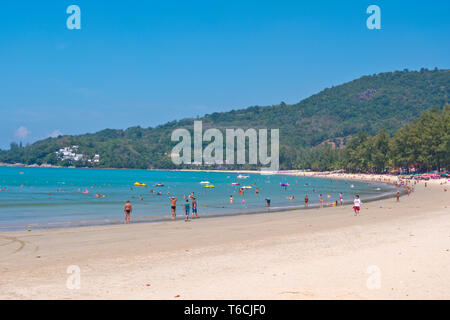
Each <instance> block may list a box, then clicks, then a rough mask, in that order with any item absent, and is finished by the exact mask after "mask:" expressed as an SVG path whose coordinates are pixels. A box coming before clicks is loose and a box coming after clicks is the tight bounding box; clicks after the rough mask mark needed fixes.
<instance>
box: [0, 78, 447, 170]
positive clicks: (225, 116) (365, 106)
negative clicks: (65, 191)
mask: <svg viewBox="0 0 450 320" xmlns="http://www.w3.org/2000/svg"><path fill="white" fill-rule="evenodd" d="M449 84H450V70H437V69H435V70H433V71H430V70H426V69H422V70H420V71H413V72H410V71H407V70H405V71H401V72H400V71H397V72H387V73H380V74H376V75H371V76H364V77H361V78H359V79H356V80H353V81H351V82H348V83H345V84H342V85H339V86H336V87H332V88H327V89H325V90H323V91H321V92H319V93H317V94H315V95H313V96H311V97H309V98H307V99H304V100H302V101H300V102H299V103H296V104H292V105H287V104H285V103H281V104H279V105H274V106H266V107H260V106H253V107H249V108H246V109H242V110H233V111H229V112H221V113H212V114H208V115H205V116H204V117H201V118H199V119H198V120H202V121H203V128H204V130H205V129H207V128H211V127H214V128H219V129H224V128H243V129H246V128H269V129H270V128H279V129H280V163H281V167H282V168H300V167H303V168H306V167H308V163H310V162H311V159H310V158H311V157H317V156H321V154H317V153H318V151H317V149H318V147H316V146H317V145H319V144H321V143H322V142H324V141H325V140H328V139H329V140H328V141H335V142H338V141H343V142H345V141H346V138H348V137H351V136H354V135H356V134H357V133H359V132H361V131H365V132H367V133H368V134H369V135H375V134H376V133H377V132H378V130H379V129H384V130H385V131H386V132H387V133H389V134H392V133H394V132H395V131H396V130H397V129H398V128H400V127H401V126H403V125H404V124H406V123H409V122H411V121H412V120H413V119H415V118H417V117H418V116H419V115H420V113H421V112H422V111H424V110H428V109H430V108H442V107H443V106H444V105H445V103H447V102H449V87H450V86H449ZM193 120H194V119H193V118H192V119H183V120H181V121H172V122H169V123H166V124H164V125H161V126H158V127H155V128H141V127H132V128H128V129H126V130H114V129H106V130H102V131H99V132H97V133H94V134H84V135H76V136H60V137H58V138H48V139H45V140H41V141H38V142H36V143H34V144H32V145H30V146H26V147H23V148H22V147H19V146H18V145H16V144H12V147H11V150H4V151H1V152H0V162H7V163H17V162H20V163H25V164H34V163H37V164H42V163H49V164H63V165H69V164H70V163H69V162H68V161H65V163H61V162H60V161H59V162H58V161H57V159H56V155H55V151H57V150H58V149H59V148H62V147H66V146H71V145H79V146H80V152H81V153H84V154H89V155H91V156H92V155H94V154H95V153H98V154H100V157H101V161H100V163H99V166H100V167H114V168H174V167H175V166H174V165H173V163H172V162H171V160H170V158H169V157H168V153H170V151H171V149H172V147H173V146H174V145H175V144H176V143H174V142H171V141H170V136H171V132H172V131H173V130H174V129H175V128H180V127H183V128H187V129H192V126H193ZM336 138H339V139H336ZM312 147H314V148H312ZM319 148H320V147H319ZM319 153H320V152H319ZM73 164H75V165H84V163H82V162H80V163H73Z"/></svg>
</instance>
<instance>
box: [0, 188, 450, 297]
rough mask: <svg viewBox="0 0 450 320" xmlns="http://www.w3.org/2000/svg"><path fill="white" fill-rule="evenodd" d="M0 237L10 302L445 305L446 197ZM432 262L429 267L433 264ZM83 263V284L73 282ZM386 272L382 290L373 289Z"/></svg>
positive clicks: (430, 192) (448, 257)
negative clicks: (373, 280)
mask: <svg viewBox="0 0 450 320" xmlns="http://www.w3.org/2000/svg"><path fill="white" fill-rule="evenodd" d="M443 188H444V186H441V185H439V183H430V184H429V185H428V186H427V187H425V186H424V183H423V182H419V183H418V184H417V185H416V191H415V192H413V193H411V195H410V196H409V197H408V196H404V197H401V198H400V202H396V201H395V200H393V199H385V200H382V201H375V202H371V203H364V204H363V207H362V211H361V215H360V216H358V217H355V216H354V215H353V212H352V209H351V207H337V208H336V207H334V208H331V207H329V208H323V209H320V208H314V209H310V210H292V211H286V212H278V213H276V214H260V215H252V216H249V215H240V216H236V217H233V218H232V219H228V218H229V217H219V218H215V219H198V220H195V221H191V222H189V223H185V222H183V221H182V220H177V221H176V222H172V221H166V222H158V223H151V224H145V223H136V224H131V225H108V226H90V227H82V228H71V229H66V228H64V229H52V230H36V231H32V232H26V231H17V232H9V233H1V234H0V270H2V278H1V279H0V288H1V290H0V298H3V299H30V298H31V299H123V298H124V297H125V298H128V299H449V298H450V279H449V278H448V277H446V276H445V275H446V270H447V267H448V263H449V262H450V251H449V250H450V240H449V238H448V237H449V235H448V230H449V228H450V214H449V213H450V209H449V207H450V196H449V192H444V191H443ZM430 261H433V264H430ZM70 265H76V266H79V268H80V270H81V288H80V289H78V290H70V289H68V288H67V287H66V282H67V277H68V276H70V275H69V274H68V273H67V268H68V266H70ZM369 268H379V270H380V276H381V285H380V287H379V288H375V289H373V288H369V287H368V286H367V280H368V277H370V275H371V274H370V272H369V273H368V270H369Z"/></svg>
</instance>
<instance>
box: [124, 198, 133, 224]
mask: <svg viewBox="0 0 450 320" xmlns="http://www.w3.org/2000/svg"><path fill="white" fill-rule="evenodd" d="M123 211H124V212H125V224H127V223H130V215H131V211H133V208H132V207H131V203H130V200H128V201H127V202H126V203H125V208H124V209H123Z"/></svg>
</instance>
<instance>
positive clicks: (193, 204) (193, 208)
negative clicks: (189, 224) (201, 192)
mask: <svg viewBox="0 0 450 320" xmlns="http://www.w3.org/2000/svg"><path fill="white" fill-rule="evenodd" d="M194 213H195V217H196V218H198V214H197V198H194V197H192V218H194Z"/></svg>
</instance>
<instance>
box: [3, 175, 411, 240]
mask: <svg viewBox="0 0 450 320" xmlns="http://www.w3.org/2000/svg"><path fill="white" fill-rule="evenodd" d="M78 169H79V168H78ZM89 169H95V168H89ZM124 170H128V169H124ZM136 170H141V169H136ZM163 171H188V172H191V171H194V172H196V171H199V172H222V173H249V174H259V173H260V171H256V172H255V171H234V170H228V171H227V170H221V171H218V170H209V171H205V170H163ZM274 174H275V175H287V176H299V177H312V178H319V179H326V178H329V179H335V178H336V179H344V180H349V181H350V180H351V181H359V182H364V183H368V184H373V183H376V184H385V185H388V186H389V187H390V188H392V189H391V190H389V192H387V191H386V192H384V193H382V194H378V195H373V196H372V197H369V198H361V199H362V200H363V201H364V203H370V202H374V201H382V200H385V199H390V198H394V197H395V193H394V190H395V189H394V187H393V186H392V183H390V182H385V181H384V182H381V181H368V178H367V176H368V175H365V174H362V177H359V178H354V177H353V175H348V176H343V175H342V174H340V176H336V177H335V176H333V177H331V176H329V173H326V172H325V173H323V172H302V171H298V170H285V171H278V172H277V173H274ZM369 177H370V176H369ZM398 189H399V190H400V196H404V195H405V194H406V191H405V189H404V188H398ZM391 191H392V193H391ZM348 205H349V203H344V206H348ZM319 207H320V204H319V203H310V204H309V206H308V208H305V207H304V205H303V204H297V205H285V206H277V207H261V208H255V209H252V210H248V211H233V212H229V213H214V214H209V215H200V218H203V219H212V218H221V217H235V216H241V215H259V214H274V213H275V214H276V213H278V212H286V211H293V210H313V209H317V208H319ZM324 207H333V206H332V205H330V204H329V203H325V204H324ZM337 207H342V206H341V205H338V206H337ZM183 216H184V215H182V214H180V215H178V217H183ZM167 221H171V217H170V216H169V215H167V216H152V217H136V218H132V222H133V223H139V224H140V223H143V224H146V223H158V222H167ZM122 223H123V219H104V220H94V219H93V220H74V221H62V222H56V221H50V222H42V223H29V224H23V225H10V226H6V227H2V228H0V234H1V233H5V232H16V231H21V230H52V229H71V228H83V227H90V226H108V225H120V224H122Z"/></svg>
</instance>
